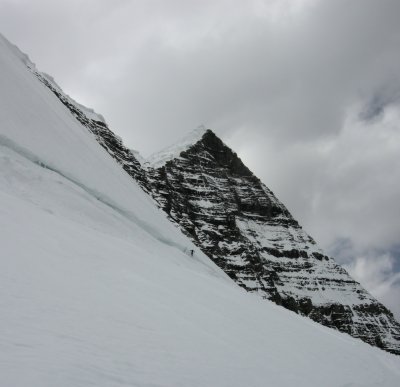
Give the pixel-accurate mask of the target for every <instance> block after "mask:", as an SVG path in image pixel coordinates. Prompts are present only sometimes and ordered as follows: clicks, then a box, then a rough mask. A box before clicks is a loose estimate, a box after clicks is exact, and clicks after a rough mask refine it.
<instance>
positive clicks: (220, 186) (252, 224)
mask: <svg viewBox="0 0 400 387" xmlns="http://www.w3.org/2000/svg"><path fill="white" fill-rule="evenodd" d="M147 179H148V183H147V186H148V189H149V190H150V191H151V192H152V195H153V197H154V198H155V199H156V201H157V202H158V203H159V204H160V206H161V207H162V208H163V209H164V211H165V212H166V213H167V214H168V216H169V217H170V218H171V219H172V220H173V221H174V222H176V223H178V224H179V225H180V226H181V228H182V231H183V232H184V233H185V234H186V235H188V236H189V237H190V238H191V239H192V240H193V241H194V242H195V244H197V246H198V247H199V248H200V249H201V250H202V251H203V252H204V253H206V254H207V255H208V256H209V257H210V258H211V259H212V260H213V261H214V262H215V263H216V264H217V265H218V266H219V267H221V268H222V269H223V270H224V271H225V272H226V273H227V274H228V275H229V276H230V277H231V278H232V279H233V280H234V281H235V282H236V283H237V284H238V285H239V286H241V287H242V288H244V289H246V290H247V291H250V292H254V293H258V294H259V295H260V296H261V297H263V298H265V299H269V300H272V301H274V302H275V303H277V304H279V305H282V306H283V307H285V308H287V309H290V310H292V311H294V312H296V313H299V314H302V315H304V316H308V317H310V318H311V319H313V320H314V321H317V322H319V323H321V324H322V325H325V326H328V327H331V328H334V329H337V330H339V331H342V332H345V333H348V334H350V335H352V336H354V337H358V338H360V339H362V340H364V341H366V342H367V343H369V344H371V345H376V346H379V347H381V348H383V349H385V350H387V351H389V352H393V353H397V354H400V325H399V324H398V323H397V322H396V321H395V319H394V318H393V315H392V314H391V313H390V312H389V311H388V310H387V309H386V308H385V307H384V306H383V305H382V304H380V303H379V302H378V301H377V300H375V299H374V298H373V297H372V296H371V295H370V294H369V293H368V292H367V291H366V290H365V289H363V288H362V287H361V286H360V284H359V283H357V282H356V281H354V280H353V279H352V278H351V277H350V276H349V275H348V274H347V272H346V271H345V270H344V269H343V268H342V267H340V266H339V265H337V264H336V263H335V261H334V260H333V259H332V258H330V257H328V256H326V255H325V254H324V253H323V252H322V251H321V250H320V249H319V248H318V246H317V245H316V243H315V242H314V240H313V239H312V238H311V237H310V236H308V235H307V234H306V233H305V232H304V231H303V230H302V228H301V227H300V226H299V224H298V223H297V222H296V220H294V219H293V217H292V216H291V214H290V213H289V211H288V210H287V209H286V208H285V207H284V205H283V204H282V203H280V202H279V201H278V200H277V198H276V197H275V196H274V194H273V193H272V192H271V191H270V190H269V189H268V188H267V187H266V186H265V185H264V184H263V183H262V182H261V181H260V180H259V179H258V178H257V177H255V176H254V175H253V174H252V173H251V171H250V170H249V169H248V168H247V167H246V166H245V165H244V164H243V163H242V161H241V160H240V159H239V158H238V156H237V155H236V154H235V153H234V152H233V151H232V150H231V149H229V148H228V147H227V146H226V145H225V144H224V143H223V142H222V141H221V140H220V139H219V138H218V137H217V136H215V134H214V133H213V132H211V131H206V132H205V133H204V135H203V136H202V137H201V138H200V139H199V140H198V141H197V142H195V143H194V144H193V145H192V146H189V147H188V148H187V149H186V150H185V151H183V152H181V153H180V154H179V155H177V156H176V157H173V158H172V159H171V160H168V161H166V162H165V163H164V164H163V165H157V163H155V167H152V166H151V165H150V166H149V167H148V168H147Z"/></svg>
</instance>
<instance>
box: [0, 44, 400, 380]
mask: <svg viewBox="0 0 400 387" xmlns="http://www.w3.org/2000/svg"><path fill="white" fill-rule="evenodd" d="M0 100H1V104H0V136H1V137H0V240H1V250H0V251H1V253H0V259H1V267H2V270H1V271H0V286H1V292H0V305H1V308H2V314H1V318H0V375H1V382H0V385H1V386H5V387H9V386H10V387H11V386H18V387H24V386H29V387H31V386H41V387H46V386H49V387H50V386H51V387H53V386H58V387H63V386H68V387H70V386H74V387H79V386H85V387H86V386H89V385H94V386H104V387H110V386H171V387H172V386H185V387H187V386H218V387H219V386H265V385H273V386H293V385H297V386H345V385H347V386H349V385H351V386H376V385H380V386H397V385H398V384H399V383H400V361H399V358H398V357H396V356H393V355H390V354H387V353H384V352H382V351H380V350H378V349H375V348H372V347H370V346H368V345H367V344H364V343H362V342H360V341H357V340H354V339H352V338H350V337H347V336H345V335H342V334H340V333H336V332H333V331H331V330H329V329H326V328H324V327H321V326H320V325H318V324H316V323H314V322H312V321H310V320H307V319H304V318H302V317H300V316H297V315H294V314H293V313H290V312H288V311H286V310H284V309H282V308H280V307H278V306H276V305H274V304H272V303H270V302H265V301H262V300H260V299H258V297H255V296H254V295H251V294H248V293H246V292H244V291H243V290H242V289H240V288H239V287H237V286H236V285H234V284H233V282H231V281H230V279H229V278H228V277H227V276H226V275H225V274H224V273H223V272H222V271H221V270H220V269H218V268H217V267H216V266H215V265H214V264H212V263H211V262H210V261H209V260H208V258H206V257H205V256H204V255H203V254H202V253H201V252H200V251H198V250H196V253H195V256H194V257H190V256H189V255H188V254H187V253H186V252H185V250H187V249H190V248H194V247H193V245H191V242H190V241H189V240H188V239H187V238H186V237H184V236H183V235H182V234H181V233H180V231H179V230H178V229H177V228H176V227H174V226H173V225H172V224H171V223H170V222H169V221H168V220H167V219H166V218H165V216H164V214H163V212H161V211H160V210H158V209H157V208H156V207H155V206H154V204H153V203H152V201H151V200H150V199H149V198H148V197H147V196H146V195H145V194H144V193H143V192H142V191H141V189H140V188H139V187H138V186H137V184H136V183H135V182H134V181H133V180H132V179H131V178H130V177H129V175H128V174H126V173H125V172H124V171H123V170H122V169H121V167H120V165H118V164H117V163H116V162H115V161H114V160H113V159H112V158H111V157H110V156H109V155H108V154H107V153H106V151H105V150H104V149H103V148H102V147H100V146H99V145H98V143H97V142H96V140H95V138H94V136H93V135H92V134H91V133H89V132H88V131H87V130H86V128H84V127H83V126H82V125H81V124H80V123H79V122H78V121H77V120H76V119H75V118H74V117H73V116H72V115H71V114H70V112H69V111H68V110H67V109H66V108H65V107H64V105H63V104H61V103H60V102H59V101H58V100H57V98H56V97H55V96H54V94H52V93H51V92H50V91H49V90H48V89H47V88H46V87H45V86H44V85H42V84H41V83H40V82H39V81H38V80H37V79H36V78H35V76H34V75H33V74H32V73H30V72H29V71H27V70H26V67H25V65H24V64H23V63H22V62H21V60H20V58H19V57H18V56H16V55H15V54H14V53H13V50H11V49H10V47H9V45H8V44H7V43H6V42H5V41H4V40H3V39H2V38H0Z"/></svg>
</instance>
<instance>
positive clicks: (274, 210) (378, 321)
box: [18, 50, 400, 354]
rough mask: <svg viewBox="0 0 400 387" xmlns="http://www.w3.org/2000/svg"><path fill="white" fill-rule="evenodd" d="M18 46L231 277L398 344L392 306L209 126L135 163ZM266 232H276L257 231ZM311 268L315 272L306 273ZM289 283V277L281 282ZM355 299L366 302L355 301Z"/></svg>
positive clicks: (98, 119) (387, 345)
mask: <svg viewBox="0 0 400 387" xmlns="http://www.w3.org/2000/svg"><path fill="white" fill-rule="evenodd" d="M18 51H19V50H18ZM19 53H20V51H19ZM18 55H19V56H20V57H21V58H22V61H23V63H24V64H25V65H26V66H27V68H28V69H29V70H30V71H31V72H32V73H33V74H34V75H35V76H36V77H37V79H38V80H39V81H40V82H41V83H42V84H43V85H45V86H46V87H47V88H48V89H49V90H50V91H51V92H52V93H53V94H54V95H55V96H56V97H57V98H58V99H59V101H60V102H61V103H62V104H63V105H64V106H65V107H66V108H67V109H68V110H69V111H70V113H71V114H72V115H73V116H74V117H75V119H77V120H78V121H79V122H80V123H81V124H82V125H83V126H84V127H86V128H87V129H88V130H89V131H90V133H92V134H93V135H94V137H95V138H96V141H97V142H98V143H99V144H100V145H101V146H102V147H103V148H104V149H105V151H106V152H107V153H108V154H109V155H110V156H111V157H112V158H113V159H114V160H116V161H117V162H118V164H120V165H121V166H122V168H123V169H124V170H125V172H127V173H128V174H129V175H130V176H131V177H132V178H133V179H134V180H135V181H137V182H138V184H139V185H140V187H141V188H142V189H143V190H144V191H145V192H146V193H148V194H150V195H151V196H152V197H153V198H154V200H155V201H156V202H157V203H158V205H159V206H160V207H161V208H162V209H163V210H164V211H165V212H166V213H167V214H168V216H169V218H170V219H172V220H173V221H174V222H175V223H176V224H178V225H179V226H180V228H181V230H182V231H183V232H184V234H185V235H187V236H189V238H191V240H192V241H193V242H194V243H195V244H196V245H197V246H198V247H199V248H200V249H201V250H202V251H203V252H205V253H206V255H207V256H209V257H210V258H211V259H212V260H213V261H214V262H215V263H216V264H217V265H218V266H219V267H221V268H222V269H223V270H224V271H225V272H226V273H227V274H228V275H229V276H230V277H231V278H232V279H233V280H234V281H235V282H237V283H238V285H239V286H241V287H242V288H244V289H246V290H247V291H250V292H254V293H258V294H260V295H261V297H262V298H267V299H270V300H272V301H274V302H275V303H277V304H279V305H282V306H284V307H285V308H287V309H290V310H292V311H294V312H296V313H300V314H302V315H305V316H308V317H310V318H312V319H314V320H315V321H317V322H319V323H321V324H322V325H327V326H329V327H332V328H335V329H339V330H341V331H342V332H345V333H349V334H351V335H352V336H354V337H359V338H361V339H362V340H364V341H366V342H368V343H369V344H372V345H375V346H378V347H381V348H383V349H386V350H387V351H389V352H393V353H397V354H398V353H399V344H398V343H399V340H400V330H399V325H398V323H397V322H396V321H395V320H394V318H393V315H392V314H391V312H390V311H388V310H387V308H385V307H384V306H383V305H382V304H380V303H379V302H377V301H376V300H375V299H374V298H373V297H372V296H370V295H369V294H368V292H366V291H365V290H364V289H363V288H362V287H361V286H360V285H359V284H358V283H357V282H356V281H354V280H353V279H351V277H349V276H348V274H347V273H346V272H345V270H344V269H343V268H341V267H340V266H338V265H337V264H336V263H335V262H334V260H333V259H331V258H330V257H327V256H326V255H325V254H324V253H323V252H322V250H320V249H319V248H318V247H316V244H315V241H314V240H313V239H312V238H311V237H310V236H308V235H307V234H306V233H305V232H304V231H302V229H301V227H300V226H299V224H298V222H297V221H296V220H295V219H294V218H293V217H292V216H291V214H290V213H289V211H288V210H287V209H286V207H285V206H284V205H283V204H282V203H281V202H279V200H278V199H277V198H276V197H275V195H274V194H273V193H272V192H271V191H270V190H269V189H268V188H267V187H266V186H265V185H264V184H263V183H262V182H261V181H260V180H259V179H258V178H257V177H256V176H255V175H254V174H253V173H252V172H251V171H250V170H249V169H248V168H247V167H246V166H245V165H244V163H243V162H242V161H241V160H240V159H239V157H238V156H237V155H236V153H235V152H233V151H232V150H231V149H230V148H229V147H227V146H226V145H225V144H224V143H223V142H222V140H220V139H219V138H218V137H217V136H216V135H215V134H214V133H213V132H212V131H211V130H205V128H201V129H200V130H199V133H201V134H202V136H201V138H200V139H198V141H194V143H190V142H188V143H185V141H183V144H184V146H183V148H182V147H181V148H179V147H178V148H179V152H178V153H179V154H178V155H177V154H176V153H175V154H174V153H172V157H171V152H170V153H168V152H167V154H168V157H165V155H166V153H165V152H164V157H162V162H161V163H160V161H159V160H158V161H157V163H153V166H152V165H151V164H152V163H149V164H150V165H146V167H143V166H141V164H140V162H139V161H138V160H137V159H136V157H135V155H134V153H133V152H132V151H131V150H129V149H128V148H126V147H125V145H124V144H123V142H122V140H121V139H120V138H119V137H118V136H116V135H115V134H114V133H113V132H112V131H111V130H110V129H109V128H108V126H107V124H106V123H105V121H104V119H103V117H102V116H100V115H98V114H97V113H94V112H93V111H92V110H90V109H87V108H85V107H84V106H82V105H80V104H78V103H77V102H76V101H74V100H72V99H71V98H70V97H68V96H66V95H65V94H64V93H63V92H62V90H61V89H60V88H59V86H58V85H57V84H56V83H55V82H54V80H53V79H52V78H51V77H49V76H47V75H45V74H42V73H40V72H39V71H38V70H37V69H36V67H35V66H34V65H33V64H32V62H30V60H29V59H28V60H27V58H28V57H27V56H24V55H25V54H22V56H21V54H18ZM192 140H193V137H192ZM185 144H186V145H185ZM181 145H182V144H181ZM185 146H186V148H185ZM210 155H211V157H210ZM154 159H155V157H153V160H154ZM164 162H165V163H164ZM216 167H217V168H216ZM216 169H219V176H217V175H215V173H214V172H215V170H216ZM199 171H200V172H202V173H201V174H200V175H201V176H200V177H199ZM241 179H245V180H246V182H245V184H241V181H240V180H241ZM267 234H268V235H272V234H273V236H274V238H275V239H276V240H275V241H272V240H268V238H267V239H265V235H267ZM274 238H272V239H274ZM285 238H286V239H285ZM270 239H271V238H270ZM326 265H328V267H329V270H330V271H331V272H332V273H334V275H333V274H332V273H330V275H329V276H328V277H326V273H324V270H322V269H321V267H325V266H326ZM296 273H297V274H296ZM315 273H316V274H315ZM311 274H312V275H314V277H315V276H316V277H315V278H314V279H312V278H313V277H312V275H311ZM292 282H294V286H288V283H292ZM342 285H343V286H344V287H346V286H347V288H348V291H349V292H350V294H351V295H352V296H351V297H350V298H351V299H352V302H351V303H350V304H349V303H345V302H343V301H342V302H332V297H331V298H329V296H328V293H329V292H328V291H327V292H325V290H326V289H328V290H329V289H331V290H332V289H334V292H336V293H335V294H336V296H338V295H340V297H338V298H336V301H337V300H341V298H342V296H343V294H340V291H341V290H338V289H339V288H340V287H343V286H342ZM349 289H350V290H349ZM321 290H322V292H321ZM324 292H325V293H324ZM337 292H339V293H337ZM355 294H357V295H358V296H357V297H353V296H354V295H355ZM346 297H347V298H349V295H348V294H347V295H346ZM355 299H356V300H358V301H356V302H355V301H354V300H355ZM333 300H335V297H333ZM363 300H367V301H368V302H359V301H363ZM368 326H369V328H368ZM371 327H372V328H371ZM368 332H369V333H368ZM371 332H372V333H371ZM396 342H397V344H396Z"/></svg>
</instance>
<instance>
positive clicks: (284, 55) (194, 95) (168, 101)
mask: <svg viewBox="0 0 400 387" xmlns="http://www.w3.org/2000/svg"><path fill="white" fill-rule="evenodd" d="M399 20H400V1H398V0H331V1H329V0H320V1H318V0H270V1H268V0H247V1H243V0H230V1H228V0H196V1H194V0H181V1H178V0H136V1H135V0H113V1H111V0H109V1H107V0H85V1H83V0H68V1H65V0H63V1H58V0H35V1H32V0H0V26H1V27H0V28H1V32H2V33H3V34H4V35H5V36H6V37H7V38H8V39H9V40H11V41H12V42H13V43H14V44H16V45H18V46H19V47H20V48H21V49H22V50H23V51H25V52H26V53H28V54H29V56H30V57H31V59H32V60H33V61H34V62H35V63H36V64H37V66H38V68H39V69H40V70H42V71H45V72H47V73H49V74H51V75H52V76H53V77H54V78H55V79H56V81H57V82H58V83H59V84H60V86H61V87H62V88H63V89H64V90H65V91H66V92H67V93H69V94H70V95H71V96H72V97H73V98H75V99H76V100H77V101H79V102H80V103H83V104H85V105H87V106H89V107H92V108H94V109H95V110H96V111H97V112H99V113H101V114H102V115H103V116H104V117H105V119H106V121H107V122H108V123H109V125H110V127H111V129H112V130H113V131H115V132H116V133H117V134H119V135H120V136H121V137H122V138H123V139H124V141H125V143H126V144H127V145H128V146H129V147H131V148H134V149H137V150H139V151H140V152H141V153H142V154H143V155H145V156H146V155H149V154H150V153H152V152H154V151H157V150H159V149H160V148H162V147H164V146H166V145H169V144H170V143H173V142H174V141H175V140H177V139H179V137H181V136H183V135H185V134H186V133H187V132H188V131H190V130H192V129H194V128H195V127H197V126H198V125H200V124H204V125H206V126H207V127H209V128H211V129H213V130H214V132H216V133H217V134H218V135H219V136H220V137H221V138H222V139H223V140H224V141H225V142H226V143H227V144H228V145H230V146H231V147H232V148H233V149H234V150H235V151H236V152H237V153H238V154H239V156H240V157H241V158H242V159H243V161H244V162H245V163H246V164H247V165H248V166H249V167H250V169H252V170H253V171H254V172H255V173H256V175H258V176H259V177H260V178H261V179H262V180H263V181H264V182H265V183H266V185H267V186H268V187H270V188H271V189H272V190H273V191H274V192H275V194H276V195H277V196H278V198H279V199H280V200H281V201H283V202H284V203H285V204H286V206H287V207H288V209H289V210H290V211H291V212H292V214H293V215H294V216H295V217H296V218H297V219H298V220H299V221H300V223H301V224H302V225H303V226H304V228H305V229H306V231H308V232H309V233H310V234H311V235H312V236H313V237H314V238H315V239H316V240H317V241H318V242H319V244H320V245H321V246H322V247H323V248H324V249H325V250H326V251H327V252H328V253H330V254H331V255H333V256H335V257H336V258H337V260H338V261H339V262H340V263H342V264H344V265H345V266H346V268H347V269H348V270H349V271H350V272H351V274H352V275H353V276H354V277H355V278H356V279H357V280H359V281H361V283H362V284H363V285H364V286H365V287H366V288H367V289H368V290H369V291H370V292H371V293H372V294H374V295H375V296H376V297H378V298H379V299H380V300H381V301H383V302H384V303H385V304H386V305H387V306H389V307H390V308H391V309H392V311H394V312H395V313H396V315H397V317H398V319H399V318H400V203H399V201H400V22H399Z"/></svg>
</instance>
